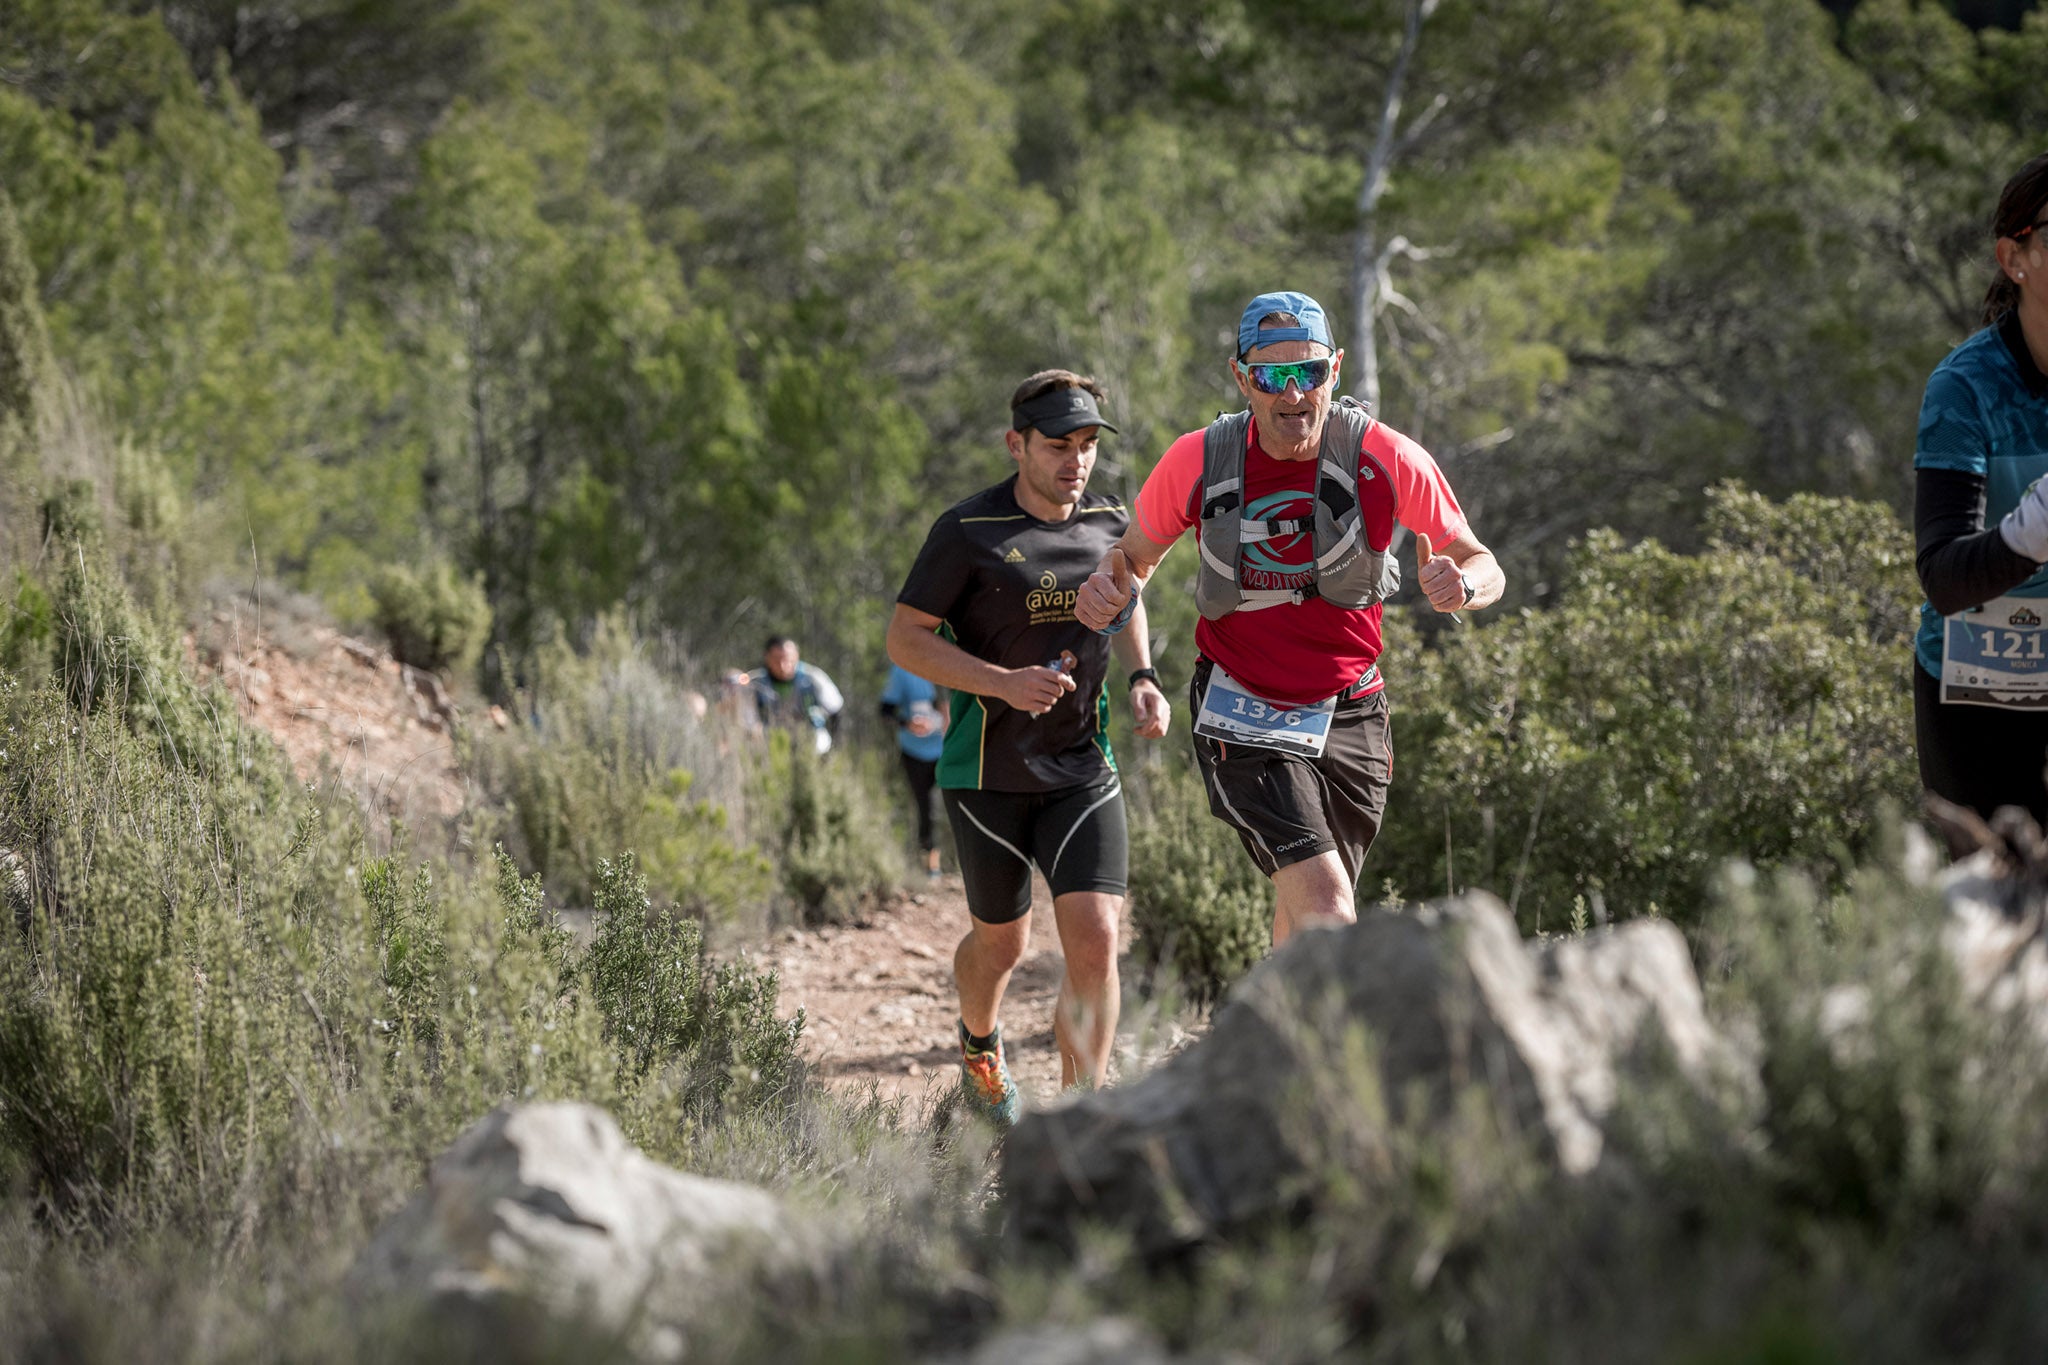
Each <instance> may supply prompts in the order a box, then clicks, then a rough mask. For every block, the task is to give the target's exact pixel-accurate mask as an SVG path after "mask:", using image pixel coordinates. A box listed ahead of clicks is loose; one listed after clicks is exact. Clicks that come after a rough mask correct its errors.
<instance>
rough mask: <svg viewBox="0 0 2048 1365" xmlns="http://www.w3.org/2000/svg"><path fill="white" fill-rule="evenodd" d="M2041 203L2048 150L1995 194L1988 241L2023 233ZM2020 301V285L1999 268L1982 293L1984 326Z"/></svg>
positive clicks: (2045, 200)
mask: <svg viewBox="0 0 2048 1365" xmlns="http://www.w3.org/2000/svg"><path fill="white" fill-rule="evenodd" d="M2044 204H2048V152H2043V153H2041V155H2039V156H2037V157H2035V158H2034V159H2033V160H2032V161H2029V162H2028V163H2027V164H2026V165H2024V166H2022V167H2020V170H2019V174H2018V175H2015V176H2014V177H2013V178H2012V179H2010V180H2008V181H2006V182H2005V189H2004V190H2002V191H2000V193H1999V196H1998V210H1997V212H1995V213H1993V214H1992V215H1991V240H1992V241H1994V242H1995V241H1997V240H1998V239H1999V238H2000V237H2015V236H2018V235H2019V234H2020V233H2022V232H2025V231H2026V230H2027V228H2028V227H2030V226H2031V225H2032V224H2033V223H2034V221H2035V220H2036V219H2037V218H2038V217H2039V216H2040V213H2041V206H2042V205H2044ZM2019 301H2020V287H2019V286H2018V285H2017V284H2014V283H2013V282H2012V279H2011V277H2009V276H2008V275H2007V274H2006V273H2005V271H2004V270H2003V269H1999V270H1998V271H1997V273H1996V274H1994V275H1993V276H1992V277H1991V288H1989V289H1988V290H1986V291H1985V293H1984V325H1985V326H1986V327H1989V326H1990V325H1991V324H1992V323H1994V322H1996V321H1998V320H1999V319H2000V318H2002V317H2004V316H2005V313H2006V310H2007V309H2009V308H2012V307H2013V306H2014V305H2016V304H2017V303H2019Z"/></svg>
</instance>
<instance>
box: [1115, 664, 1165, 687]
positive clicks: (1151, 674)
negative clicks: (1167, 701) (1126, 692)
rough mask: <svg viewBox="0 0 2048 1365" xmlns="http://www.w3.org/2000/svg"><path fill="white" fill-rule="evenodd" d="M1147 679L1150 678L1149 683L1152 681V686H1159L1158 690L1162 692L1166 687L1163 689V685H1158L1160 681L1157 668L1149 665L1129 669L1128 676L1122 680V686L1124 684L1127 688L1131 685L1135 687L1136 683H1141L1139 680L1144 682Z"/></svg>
mask: <svg viewBox="0 0 2048 1365" xmlns="http://www.w3.org/2000/svg"><path fill="white" fill-rule="evenodd" d="M1147 679H1150V680H1151V683H1152V685H1153V686H1154V687H1158V688H1159V689H1160V690H1161V691H1162V692H1163V691H1165V690H1166V689H1165V688H1164V687H1162V686H1161V685H1160V682H1159V670H1158V669H1156V668H1153V667H1150V666H1149V665H1148V666H1146V667H1144V668H1134V669H1132V670H1131V676H1130V677H1128V678H1126V679H1125V680H1124V686H1125V688H1127V689H1128V688H1132V687H1136V686H1137V685H1138V684H1139V683H1141V682H1144V681H1146V680H1147Z"/></svg>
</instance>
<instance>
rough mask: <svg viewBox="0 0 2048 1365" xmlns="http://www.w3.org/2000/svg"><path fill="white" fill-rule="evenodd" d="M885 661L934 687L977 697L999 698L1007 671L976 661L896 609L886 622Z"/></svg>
mask: <svg viewBox="0 0 2048 1365" xmlns="http://www.w3.org/2000/svg"><path fill="white" fill-rule="evenodd" d="M888 646H889V659H890V661H891V662H892V663H896V664H899V665H901V666H902V667H903V669H904V670H905V671H906V672H910V673H915V674H917V676H918V677H920V678H924V679H926V680H927V681H929V682H931V683H932V684H934V685H935V686H938V687H950V688H952V689H954V690H955V691H958V692H972V693H974V694H976V695H977V696H984V697H995V696H1001V695H1002V693H1001V691H1000V684H1001V680H1002V679H1003V678H1005V677H1007V676H1008V675H1009V672H1010V670H1009V669H1007V668H1003V667H1001V666H1000V665H997V664H992V663H989V662H988V661H987V660H985V659H977V658H975V657H974V656H973V655H972V654H969V653H968V652H967V651H966V650H964V649H962V648H960V646H958V645H956V644H954V643H953V642H952V641H951V640H947V639H944V638H943V637H941V636H940V635H938V634H937V633H936V632H935V631H934V630H933V629H932V628H931V627H928V626H925V625H922V624H920V623H919V622H917V621H915V620H912V619H910V618H909V617H906V616H904V615H903V614H902V610H901V608H899V609H898V611H897V614H896V616H894V617H893V618H891V620H890V622H889V635H888Z"/></svg>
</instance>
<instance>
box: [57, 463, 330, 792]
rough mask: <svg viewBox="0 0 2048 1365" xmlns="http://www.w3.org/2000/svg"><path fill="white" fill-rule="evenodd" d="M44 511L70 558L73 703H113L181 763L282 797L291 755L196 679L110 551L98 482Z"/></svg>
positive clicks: (231, 787) (67, 620) (64, 672)
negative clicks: (287, 758) (97, 495)
mask: <svg viewBox="0 0 2048 1365" xmlns="http://www.w3.org/2000/svg"><path fill="white" fill-rule="evenodd" d="M43 519H44V526H45V530H46V536H47V538H48V539H49V540H50V541H51V542H52V543H53V544H54V545H55V546H56V547H57V549H58V557H59V562H60V564H61V566H62V567H61V569H60V571H59V574H58V583H57V590H56V593H55V598H54V603H53V606H52V612H53V616H54V622H55V642H54V645H55V648H54V652H55V656H56V658H55V665H56V671H57V674H58V676H59V677H61V678H62V679H63V681H64V685H65V689H66V691H67V693H68V694H69V696H70V698H71V701H72V704H73V705H74V706H75V707H76V708H77V709H78V710H79V711H81V712H83V713H87V714H90V713H93V712H96V711H99V710H103V709H111V710H113V711H114V712H115V713H116V714H118V715H120V716H121V717H122V718H123V720H124V722H125V723H126V724H127V726H128V727H129V729H131V730H132V731H133V732H134V733H136V734H138V735H146V736H150V737H151V738H153V739H154V740H155V742H156V743H158V744H160V745H161V746H162V747H163V750H164V753H165V756H166V757H167V758H168V759H169V760H170V761H171V762H172V763H173V764H175V765H178V766H182V767H189V768H193V769H195V770H197V771H198V772H200V773H202V774H210V775H214V776H218V777H220V778H221V779H222V783H221V785H220V786H219V787H217V788H215V789H214V790H216V791H217V792H219V793H222V794H227V793H230V792H233V793H236V795H235V796H234V798H233V799H235V800H237V801H242V800H244V799H245V798H246V800H247V801H248V802H249V803H251V804H255V805H262V804H264V803H268V802H275V801H276V800H277V799H278V798H279V797H280V795H281V794H282V793H283V791H284V790H285V789H286V788H287V787H289V786H290V785H291V783H292V776H291V771H290V767H289V765H288V764H287V763H286V762H285V759H284V756H283V754H282V753H281V752H280V751H279V750H278V748H277V746H276V745H275V744H273V743H272V742H271V741H270V738H269V736H267V735H265V734H262V733H261V732H260V731H256V730H253V729H250V728H248V727H246V726H244V725H243V724H242V722H241V715H240V713H239V712H238V711H237V710H236V709H235V705H234V702H233V700H232V699H231V698H230V697H229V696H228V695H227V693H226V691H225V690H224V689H222V688H221V687H220V686H219V684H217V683H216V684H213V685H211V686H208V687H205V688H201V687H200V686H199V685H198V684H197V683H196V682H194V681H193V679H192V677H191V676H190V675H189V674H188V673H187V672H186V670H185V664H184V657H183V649H182V646H181V645H180V643H179V640H178V636H177V633H176V632H175V631H173V630H172V629H170V628H168V627H166V626H164V625H162V624H160V623H158V622H157V621H155V620H153V619H152V618H151V617H150V616H149V614H148V613H146V612H144V611H143V610H142V609H141V608H140V607H139V606H137V604H136V602H135V599H134V596H133V595H132V594H131V593H130V592H129V591H128V588H127V586H126V585H125V584H124V583H123V581H122V578H121V575H120V573H119V572H118V571H117V570H116V568H115V567H114V564H113V561H112V560H111V558H110V557H109V555H108V552H107V548H106V544H105V539H104V536H103V534H102V531H101V518H100V515H99V512H98V507H97V502H96V498H95V493H94V489H93V486H92V485H91V484H89V483H85V482H76V483H72V484H70V485H68V486H66V487H65V488H63V489H62V490H60V491H59V492H57V493H56V494H54V495H52V496H51V497H50V498H49V499H48V500H47V501H46V502H45V504H44V507H43ZM244 788H246V791H244V790H243V789H244Z"/></svg>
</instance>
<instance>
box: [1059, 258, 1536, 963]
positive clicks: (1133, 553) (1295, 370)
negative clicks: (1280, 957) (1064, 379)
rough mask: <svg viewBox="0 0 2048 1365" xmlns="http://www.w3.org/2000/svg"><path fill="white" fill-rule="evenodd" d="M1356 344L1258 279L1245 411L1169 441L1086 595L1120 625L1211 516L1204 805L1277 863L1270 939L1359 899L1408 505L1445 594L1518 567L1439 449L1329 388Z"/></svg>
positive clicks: (1383, 773)
mask: <svg viewBox="0 0 2048 1365" xmlns="http://www.w3.org/2000/svg"><path fill="white" fill-rule="evenodd" d="M1343 362H1344V353H1343V352H1342V351H1339V350H1337V349H1336V347H1335V345H1334V343H1333V342H1332V341H1331V338H1330V327H1329V323H1328V321H1327V320H1326V319H1325V317H1324V315H1323V309H1322V306H1321V305H1320V304H1318V303H1317V302H1316V301H1315V300H1314V299H1312V298H1310V297H1309V296H1308V295H1306V294H1299V293H1292V292H1285V293H1272V294H1261V295H1259V296H1258V297H1257V298H1255V299H1253V300H1252V301H1251V303H1250V304H1249V305H1248V306H1247V307H1246V308H1245V310H1244V314H1243V316H1242V317H1241V318H1240V319H1239V321H1238V325H1237V354H1236V355H1235V356H1234V357H1233V358H1232V359H1231V361H1230V373H1231V377H1232V378H1233V379H1235V380H1236V382H1237V387H1238V391H1239V392H1240V393H1242V394H1243V395H1244V398H1245V402H1246V404H1247V405H1248V411H1246V412H1241V413H1234V414H1231V415H1229V416H1226V417H1220V418H1218V419H1217V420H1216V421H1215V422H1214V423H1212V424H1211V425H1209V426H1208V427H1207V428H1205V429H1203V430H1201V431H1191V432H1189V433H1188V434H1187V435H1185V436H1182V437H1181V438H1180V439H1179V440H1177V441H1175V442H1174V443H1173V444H1172V445H1171V446H1169V447H1168V448H1167V451H1166V454H1165V455H1164V456H1163V457H1162V458H1161V459H1160V461H1159V464H1158V466H1157V467H1156V468H1154V469H1153V471H1152V474H1151V476H1150V477H1149V478H1147V479H1146V480H1145V487H1144V489H1143V491H1142V492H1140V493H1139V495H1138V515H1137V519H1136V521H1134V522H1133V523H1132V525H1131V528H1130V529H1129V530H1128V531H1126V532H1125V533H1124V535H1123V538H1122V539H1121V540H1119V541H1118V542H1117V544H1116V546H1115V547H1114V548H1112V549H1111V550H1110V551H1109V553H1107V554H1105V555H1104V556H1103V559H1102V563H1101V565H1100V566H1099V567H1098V568H1097V570H1096V572H1095V573H1094V574H1092V575H1090V577H1089V578H1088V581H1087V582H1086V583H1084V584H1083V585H1082V587H1081V592H1080V596H1079V598H1078V600H1077V602H1076V605H1075V614H1076V615H1077V616H1078V617H1079V618H1080V619H1081V621H1082V622H1084V623H1085V624H1087V625H1090V626H1093V627H1095V628H1097V629H1103V630H1115V629H1118V628H1119V627H1118V622H1119V621H1120V620H1121V619H1122V618H1123V616H1124V613H1126V612H1132V611H1142V610H1143V607H1142V606H1141V605H1139V604H1140V602H1141V600H1142V599H1141V598H1140V597H1139V596H1138V595H1137V593H1136V591H1134V588H1133V586H1132V585H1133V584H1134V583H1135V585H1136V586H1137V587H1142V586H1143V585H1144V584H1145V583H1146V582H1147V581H1148V580H1150V578H1151V577H1152V571H1153V570H1154V569H1155V568H1157V567H1158V565H1159V561H1160V559H1161V558H1162V557H1163V556H1164V555H1165V554H1166V552H1167V551H1168V550H1169V549H1171V548H1172V547H1173V544H1174V542H1175V541H1177V540H1178V539H1180V537H1181V534H1182V533H1183V532H1185V531H1189V530H1196V531H1197V537H1196V550H1195V553H1196V555H1197V556H1198V562H1197V564H1196V566H1195V567H1196V571H1197V575H1198V576H1197V578H1196V586H1195V601H1196V604H1197V606H1199V607H1200V609H1201V613H1202V620H1201V622H1200V623H1199V624H1198V625H1197V626H1196V627H1195V646H1196V648H1197V649H1198V650H1199V651H1200V655H1201V657H1200V658H1199V659H1198V660H1197V661H1196V665H1195V671H1194V677H1193V679H1192V682H1191V685H1190V688H1189V704H1190V706H1191V707H1192V708H1193V715H1194V717H1195V718H1194V720H1193V722H1192V724H1193V729H1194V745H1195V758H1196V760H1197V762H1198V763H1199V765H1200V767H1201V770H1202V780H1203V783H1204V785H1205V786H1206V787H1207V789H1208V793H1209V809H1210V810H1211V812H1212V813H1214V814H1215V815H1216V817H1217V818H1218V819H1221V820H1223V821H1224V822H1225V823H1227V824H1229V825H1230V826H1231V827H1232V828H1234V829H1235V830H1236V831H1237V834H1238V838H1239V840H1240V841H1241V842H1242V843H1243V844H1244V847H1245V851H1246V852H1247V853H1249V854H1251V857H1252V860H1253V861H1254V862H1255V863H1257V864H1258V866H1259V870H1260V871H1262V872H1264V873H1265V874H1266V875H1267V876H1268V877H1271V878H1272V879H1273V892H1274V901H1275V904H1274V910H1273V942H1274V944H1275V945H1276V946H1277V945H1279V944H1281V943H1284V942H1286V940H1287V939H1288V937H1289V936H1290V935H1292V934H1293V933H1294V932H1295V931H1296V930H1298V929H1303V928H1307V927H1309V926H1311V925H1329V924H1348V923H1350V922H1351V921H1353V920H1354V919H1355V918H1356V917H1357V911H1356V909H1355V906H1354V903H1353V902H1354V897H1355V895H1356V891H1357V886H1358V877H1359V873H1360V872H1361V871H1362V870H1363V868H1364V866H1365V855H1366V850H1368V849H1370V848H1371V847H1372V842H1373V839H1374V838H1375V837H1377V835H1378V834H1379V828H1380V817H1381V816H1382V815H1383V814H1384V813H1385V811H1386V805H1387V785H1388V783H1389V782H1390V781H1391V780H1392V777H1393V767H1394V758H1393V749H1392V746H1391V740H1390V729H1389V725H1388V715H1387V697H1386V693H1385V690H1384V684H1383V680H1382V679H1381V677H1380V671H1379V656H1380V604H1381V602H1382V601H1384V600H1385V598H1387V597H1388V596H1390V595H1392V593H1393V592H1394V590H1395V589H1396V588H1398V587H1399V586H1400V583H1401V574H1400V568H1399V566H1398V565H1397V564H1396V563H1395V561H1394V559H1393V557H1392V555H1390V554H1389V553H1388V549H1389V547H1390V545H1391V544H1392V541H1393V534H1394V523H1395V522H1396V521H1398V522H1400V523H1401V524H1402V525H1403V526H1406V527H1407V528H1408V529H1409V530H1411V531H1413V532H1414V533H1415V544H1416V561H1417V564H1418V566H1419V569H1420V574H1421V582H1420V586H1421V588H1422V591H1423V594H1424V595H1425V596H1426V597H1428V599H1429V604H1430V605H1431V606H1432V607H1434V608H1435V609H1436V610H1438V611H1440V612H1456V611H1460V610H1464V609H1467V608H1474V609H1476V608H1479V607H1484V606H1488V605H1490V604H1492V603H1494V602H1497V601H1499V600H1500V595H1501V591H1502V589H1503V588H1504V587H1505V586H1506V580H1505V579H1504V578H1503V576H1502V574H1501V570H1500V565H1499V564H1498V563H1496V562H1495V560H1494V557H1493V553H1492V552H1491V551H1490V550H1488V549H1487V548H1486V547H1485V546H1484V545H1482V544H1480V543H1479V541H1478V540H1476V539H1475V538H1474V537H1473V535H1472V531H1471V528H1470V527H1469V526H1468V525H1467V524H1466V522H1465V514H1464V512H1463V511H1461V510H1460V509H1459V507H1458V500H1457V497H1456V496H1455V495H1454V494H1453V493H1452V492H1451V486H1450V483H1449V482H1448V481H1447V480H1446V479H1445V478H1444V476H1443V471H1442V470H1440V469H1438V468H1437V465H1436V461H1434V460H1433V459H1431V458H1430V456H1429V452H1427V451H1425V450H1424V449H1423V448H1422V447H1421V446H1419V445H1417V444H1416V443H1415V442H1414V441H1411V440H1409V439H1408V438H1407V437H1406V436H1403V435H1402V434H1401V433H1400V432H1398V431H1394V430H1392V429H1391V428H1389V427H1387V426H1385V425H1383V424H1382V423H1380V422H1377V421H1374V420H1373V419H1372V418H1371V416H1370V415H1368V414H1367V413H1366V411H1365V409H1364V407H1363V406H1362V405H1359V404H1356V403H1354V402H1352V400H1350V399H1345V400H1342V402H1333V398H1334V395H1335V394H1336V392H1337V380H1338V375H1339V373H1340V371H1341V369H1342V366H1343ZM1132 619H1136V618H1135V617H1133V618H1132Z"/></svg>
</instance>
